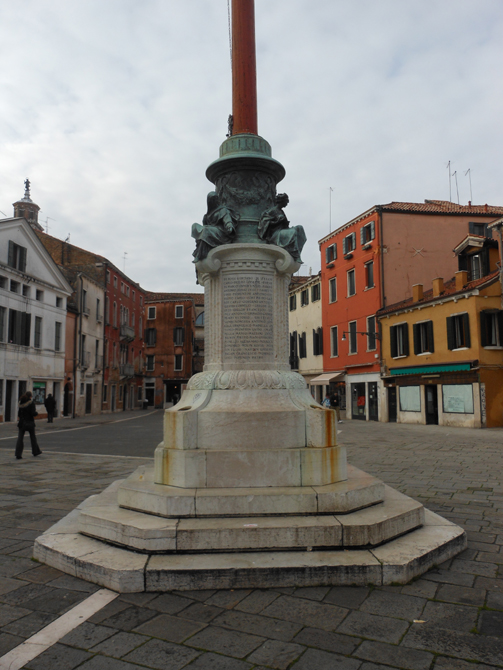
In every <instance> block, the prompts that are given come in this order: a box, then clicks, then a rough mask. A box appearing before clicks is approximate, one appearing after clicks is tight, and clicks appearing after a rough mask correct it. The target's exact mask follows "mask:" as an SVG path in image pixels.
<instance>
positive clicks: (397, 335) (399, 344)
mask: <svg viewBox="0 0 503 670" xmlns="http://www.w3.org/2000/svg"><path fill="white" fill-rule="evenodd" d="M389 334H390V347H391V357H392V358H400V357H402V356H408V355H409V326H408V324H407V323H399V324H398V325H396V326H391V328H390V329H389Z"/></svg>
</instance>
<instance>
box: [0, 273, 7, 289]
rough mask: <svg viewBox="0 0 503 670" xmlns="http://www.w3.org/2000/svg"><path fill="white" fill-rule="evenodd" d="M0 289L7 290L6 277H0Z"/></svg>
mask: <svg viewBox="0 0 503 670" xmlns="http://www.w3.org/2000/svg"><path fill="white" fill-rule="evenodd" d="M0 288H3V289H7V277H4V276H3V275H0Z"/></svg>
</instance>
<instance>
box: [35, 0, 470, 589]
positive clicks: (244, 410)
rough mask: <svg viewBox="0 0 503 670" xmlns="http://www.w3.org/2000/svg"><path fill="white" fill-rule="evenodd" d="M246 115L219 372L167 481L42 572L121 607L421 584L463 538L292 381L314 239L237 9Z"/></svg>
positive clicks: (217, 263)
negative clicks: (165, 599)
mask: <svg viewBox="0 0 503 670" xmlns="http://www.w3.org/2000/svg"><path fill="white" fill-rule="evenodd" d="M232 25H233V40H232V52H233V115H232V118H231V123H230V124H229V136H228V138H227V139H226V140H225V141H224V142H223V144H222V146H221V147H220V156H219V158H218V159H217V160H215V161H214V162H213V163H212V164H211V165H210V166H209V168H208V169H207V172H206V174H207V177H208V179H209V180H210V181H211V182H212V183H213V184H214V191H211V192H210V193H209V195H208V210H207V213H206V214H205V215H204V217H203V220H202V224H198V223H195V224H193V226H192V236H193V237H194V239H195V241H196V249H195V251H194V262H195V266H196V271H197V277H198V281H199V283H200V284H201V285H203V286H204V291H205V314H206V323H205V366H204V371H203V372H201V373H199V374H196V375H194V376H193V377H192V378H191V379H190V381H189V384H188V388H187V390H186V391H184V393H183V395H182V397H181V399H180V402H179V403H178V404H177V405H176V406H175V407H173V408H170V409H169V410H167V411H166V412H165V415H164V439H163V442H162V443H161V444H160V445H159V446H158V447H157V449H156V450H155V459H154V466H153V467H140V468H138V469H137V470H136V471H135V472H134V473H133V474H132V475H131V476H130V477H129V478H127V479H126V480H124V481H120V482H116V483H114V484H113V485H112V486H111V487H109V489H107V490H106V491H105V492H103V493H102V494H100V495H99V496H92V497H91V498H90V499H88V500H87V501H85V502H84V503H83V504H82V505H81V506H80V507H79V509H77V510H75V511H74V512H72V513H71V514H70V515H69V516H68V517H67V518H65V519H63V520H62V521H61V522H60V523H59V524H56V526H54V527H53V528H51V529H50V530H49V531H48V532H47V533H45V534H44V535H42V536H41V537H40V538H38V540H37V541H36V544H35V556H36V557H37V558H39V559H40V560H42V561H44V562H46V563H49V564H50V565H53V566H55V567H58V568H59V569H61V570H64V571H66V572H69V573H71V574H74V575H78V576H81V577H84V578H86V579H89V580H91V581H94V582H96V583H99V584H102V585H105V586H108V587H110V588H114V589H116V590H119V591H143V590H147V591H162V590H170V589H181V590H183V589H197V588H228V587H259V586H260V587H267V586H291V585H304V586H307V585H317V584H367V583H374V584H383V583H384V584H386V583H391V582H392V581H395V582H406V581H408V580H409V579H411V578H412V577H414V576H416V575H418V574H420V573H422V572H424V571H425V570H427V569H428V567H430V566H431V565H432V564H433V563H434V562H435V563H438V562H441V561H442V560H446V559H447V558H450V557H451V556H453V555H454V554H456V553H458V552H459V551H460V550H462V549H463V548H464V546H465V542H466V540H465V536H464V533H463V531H462V530H461V529H460V528H458V527H457V526H455V525H454V524H452V523H450V522H448V521H445V520H444V519H442V518H441V517H439V516H437V515H435V514H433V513H432V512H428V511H427V510H424V508H423V506H422V505H421V504H420V503H417V502H416V501H414V500H411V499H410V498H408V497H407V496H404V495H402V494H400V493H398V492H396V491H394V490H393V489H390V488H389V487H386V486H385V485H384V484H383V482H381V481H379V480H377V479H375V478H374V477H371V476H369V475H367V474H365V473H363V472H361V471H359V470H357V469H356V468H352V467H350V466H348V465H347V462H346V451H345V448H344V447H343V446H341V445H338V444H337V441H336V418H335V417H336V415H335V411H333V410H329V409H325V408H323V407H322V406H321V405H319V404H318V403H317V402H315V401H314V400H313V398H312V397H311V395H310V393H309V391H308V389H307V387H306V384H305V381H304V379H303V377H302V376H301V375H299V374H297V373H295V372H292V371H291V369H290V366H289V360H288V358H289V348H288V342H289V337H288V305H287V300H288V285H289V282H290V278H291V275H292V273H293V272H295V271H296V270H297V269H298V268H299V267H300V263H301V253H302V248H303V246H304V243H305V240H306V237H305V233H304V229H303V228H302V226H291V225H290V223H289V221H288V219H287V217H286V214H285V212H284V209H285V207H286V206H287V204H288V196H287V195H286V194H284V193H279V194H278V193H277V184H278V183H279V182H280V181H281V180H282V179H283V177H284V175H285V170H284V168H283V166H282V165H281V164H280V163H279V162H278V161H276V160H275V159H273V158H272V155H271V147H270V145H269V144H268V142H267V141H266V140H264V139H263V138H262V137H260V136H259V135H258V132H257V105H256V75H255V36H254V7H253V0H233V3H232Z"/></svg>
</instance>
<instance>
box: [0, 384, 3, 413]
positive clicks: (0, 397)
mask: <svg viewBox="0 0 503 670" xmlns="http://www.w3.org/2000/svg"><path fill="white" fill-rule="evenodd" d="M2 405H3V379H0V407H1V406H2Z"/></svg>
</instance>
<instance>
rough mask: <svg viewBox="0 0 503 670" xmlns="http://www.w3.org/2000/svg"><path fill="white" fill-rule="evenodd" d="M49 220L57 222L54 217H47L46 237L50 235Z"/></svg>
mask: <svg viewBox="0 0 503 670" xmlns="http://www.w3.org/2000/svg"><path fill="white" fill-rule="evenodd" d="M49 219H50V220H51V221H56V219H53V218H52V216H46V217H45V233H46V235H49V223H48V222H49Z"/></svg>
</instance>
